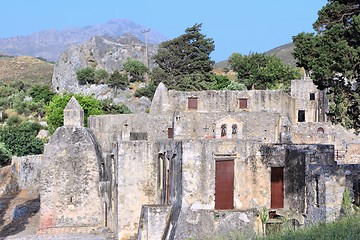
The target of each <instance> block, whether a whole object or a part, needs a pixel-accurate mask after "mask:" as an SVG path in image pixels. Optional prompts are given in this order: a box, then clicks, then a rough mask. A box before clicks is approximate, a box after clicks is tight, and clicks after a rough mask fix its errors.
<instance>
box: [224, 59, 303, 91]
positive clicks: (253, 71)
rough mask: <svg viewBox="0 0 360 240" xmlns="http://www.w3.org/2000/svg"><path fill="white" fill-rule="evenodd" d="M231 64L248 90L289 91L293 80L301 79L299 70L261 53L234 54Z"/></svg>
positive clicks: (230, 60)
mask: <svg viewBox="0 0 360 240" xmlns="http://www.w3.org/2000/svg"><path fill="white" fill-rule="evenodd" d="M229 64H230V66H231V69H232V70H233V71H235V72H237V75H238V79H239V82H240V83H243V84H245V86H246V87H247V88H248V89H251V88H255V89H289V88H290V83H291V80H292V79H296V78H300V72H299V71H298V70H297V69H295V68H292V67H290V66H287V65H284V64H282V62H281V60H280V59H279V58H277V57H275V56H267V55H265V54H261V53H252V54H250V55H241V54H240V53H233V54H232V55H231V56H230V58H229Z"/></svg>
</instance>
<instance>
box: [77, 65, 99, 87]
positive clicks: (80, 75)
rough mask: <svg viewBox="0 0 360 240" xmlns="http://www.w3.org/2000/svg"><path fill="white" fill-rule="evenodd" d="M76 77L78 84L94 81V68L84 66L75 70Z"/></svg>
mask: <svg viewBox="0 0 360 240" xmlns="http://www.w3.org/2000/svg"><path fill="white" fill-rule="evenodd" d="M76 78H77V80H78V81H79V83H80V84H82V85H84V84H92V83H95V69H94V68H93V67H86V68H83V69H80V70H79V71H77V72H76Z"/></svg>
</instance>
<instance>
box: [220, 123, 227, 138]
mask: <svg viewBox="0 0 360 240" xmlns="http://www.w3.org/2000/svg"><path fill="white" fill-rule="evenodd" d="M225 136H226V124H223V125H221V137H225Z"/></svg>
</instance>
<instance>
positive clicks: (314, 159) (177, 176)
mask: <svg viewBox="0 0 360 240" xmlns="http://www.w3.org/2000/svg"><path fill="white" fill-rule="evenodd" d="M324 108H326V104H325V100H324V94H323V93H322V92H320V91H318V90H317V89H316V88H315V86H314V85H313V83H312V82H311V81H307V80H295V81H292V90H291V95H289V94H287V93H285V92H282V91H270V90H262V91H260V90H251V91H198V92H178V91H173V90H170V91H169V90H167V89H166V87H165V86H164V85H163V84H160V85H159V86H158V88H157V90H156V93H155V96H154V98H153V102H152V105H151V109H150V113H148V114H145V113H144V114H128V115H101V116H92V117H90V118H89V120H88V128H85V127H83V122H82V121H83V118H82V117H81V116H83V115H82V113H81V111H82V110H81V107H80V106H79V104H77V103H76V100H75V99H72V100H70V102H69V104H68V106H67V107H66V110H65V111H67V114H65V121H64V122H65V126H63V127H61V128H58V129H57V130H56V132H55V133H54V135H53V136H52V137H51V139H50V141H49V144H48V145H47V146H46V148H45V153H44V162H43V167H42V172H41V219H40V222H41V226H40V228H41V230H42V231H63V230H64V231H66V230H69V231H89V230H91V229H96V228H101V227H105V228H108V229H110V230H111V231H113V232H114V233H115V235H116V236H117V239H134V238H137V239H187V238H199V239H202V238H204V237H206V236H212V235H214V234H219V235H222V234H228V233H229V232H230V231H240V232H242V233H244V234H253V233H255V232H258V231H259V230H260V229H261V222H260V220H259V216H258V215H259V210H260V209H262V208H263V207H266V208H267V209H268V210H269V212H270V216H271V220H270V221H269V223H268V225H269V227H271V224H277V223H278V222H277V221H276V218H277V217H279V216H282V217H284V218H286V219H289V220H292V222H293V223H296V224H295V225H297V226H298V225H309V224H312V223H314V222H318V221H330V220H333V219H334V218H336V217H337V216H339V215H340V214H341V200H342V196H343V193H344V191H345V189H346V188H348V189H350V190H351V194H352V197H353V198H354V203H356V204H359V200H358V198H359V196H360V193H359V173H360V165H358V163H360V158H359V149H360V148H359V144H360V139H359V137H357V136H356V135H354V134H353V133H351V132H348V131H346V130H345V129H343V128H342V127H340V126H334V125H332V124H330V123H328V122H326V121H325V120H326V116H325V112H326V110H324ZM73 116H74V117H73ZM67 118H69V119H67ZM339 163H341V164H339ZM349 163H351V164H349ZM333 182H336V185H334V184H332V183H333ZM334 186H336V187H334Z"/></svg>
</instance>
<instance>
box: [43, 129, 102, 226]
mask: <svg viewBox="0 0 360 240" xmlns="http://www.w3.org/2000/svg"><path fill="white" fill-rule="evenodd" d="M101 158H102V156H101V151H100V149H99V146H98V145H97V142H96V138H95V136H94V135H93V133H92V132H91V131H90V130H89V129H86V128H84V127H75V126H64V127H61V128H58V129H57V130H56V131H55V133H54V134H53V135H52V137H51V138H50V140H49V143H48V144H47V145H46V146H45V151H44V160H43V163H42V165H41V168H42V172H41V194H40V197H41V208H40V228H41V229H44V230H49V231H50V230H51V229H50V228H63V229H66V228H77V229H78V230H81V231H88V230H89V229H90V228H94V227H101V226H102V225H103V215H102V206H101V199H100V192H99V180H100V167H99V166H100V162H101V161H102V160H101Z"/></svg>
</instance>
